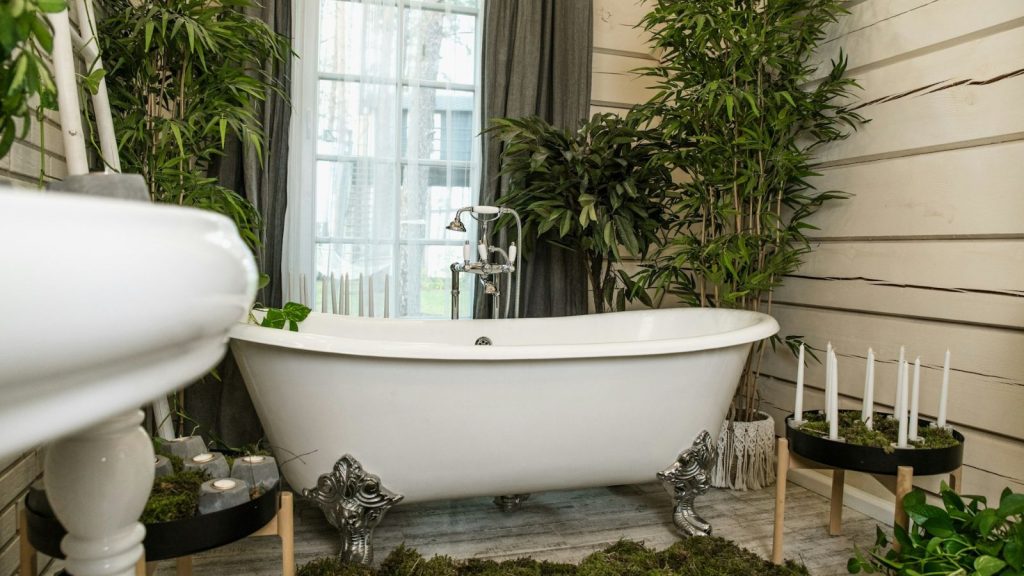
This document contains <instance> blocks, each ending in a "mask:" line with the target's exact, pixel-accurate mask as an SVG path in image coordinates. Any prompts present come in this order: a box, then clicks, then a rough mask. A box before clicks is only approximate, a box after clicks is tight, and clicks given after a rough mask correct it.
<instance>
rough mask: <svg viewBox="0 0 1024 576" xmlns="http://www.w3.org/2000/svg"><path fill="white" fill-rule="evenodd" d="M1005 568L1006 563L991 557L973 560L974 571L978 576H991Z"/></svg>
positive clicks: (985, 556)
mask: <svg viewBox="0 0 1024 576" xmlns="http://www.w3.org/2000/svg"><path fill="white" fill-rule="evenodd" d="M1005 567H1006V562H1003V561H1002V560H1000V559H999V558H995V557H993V556H988V555H984V556H979V557H977V558H976V559H975V560H974V570H975V571H976V572H977V573H978V576H992V575H993V574H996V573H997V572H999V571H1000V570H1002V569H1003V568H1005Z"/></svg>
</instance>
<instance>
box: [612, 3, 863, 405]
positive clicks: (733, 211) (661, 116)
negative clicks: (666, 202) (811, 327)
mask: <svg viewBox="0 0 1024 576" xmlns="http://www.w3.org/2000/svg"><path fill="white" fill-rule="evenodd" d="M843 13H844V9H843V8H842V2H841V1H840V0H787V1H781V0H778V1H777V0H769V1H764V0H656V1H655V2H654V9H653V10H652V11H651V12H650V13H649V14H647V15H646V16H645V17H644V19H643V21H642V25H643V27H644V28H645V29H646V30H647V31H648V32H650V33H651V35H652V37H653V44H654V48H656V49H657V50H656V51H660V53H661V54H662V56H661V63H660V64H659V65H658V66H654V67H650V68H645V69H644V70H643V73H644V74H645V75H646V76H648V77H650V78H651V79H653V80H654V81H655V82H656V93H655V95H654V96H653V97H652V98H651V100H650V101H649V102H647V103H646V104H645V105H643V106H641V107H639V108H638V109H637V110H638V112H640V113H642V114H643V115H644V116H645V117H646V118H647V119H648V120H649V121H650V122H651V123H652V125H653V126H655V127H656V128H657V129H658V130H659V131H660V133H661V135H662V137H663V138H664V139H665V140H666V141H668V142H669V143H671V144H672V148H673V149H674V150H676V153H675V154H673V155H671V156H668V157H667V158H669V159H671V161H672V163H673V166H674V167H675V168H678V169H679V170H681V171H682V172H685V173H686V174H688V175H689V178H687V179H684V180H683V181H681V182H680V183H679V185H678V187H677V190H676V193H677V194H678V198H677V202H676V204H675V218H674V220H673V222H672V225H671V226H670V228H669V229H668V234H666V236H665V238H666V239H667V240H666V242H665V243H664V245H663V246H661V248H660V250H659V251H658V252H657V254H656V256H655V258H654V260H653V262H651V263H649V264H648V265H646V267H645V269H644V270H643V271H642V272H641V273H640V274H639V276H638V277H637V278H636V282H635V283H634V284H633V285H632V286H631V287H630V294H631V295H635V296H639V295H641V294H643V291H644V290H645V289H646V288H650V287H653V288H656V289H657V294H658V299H659V300H660V298H662V297H664V295H665V294H671V295H674V296H676V297H678V298H680V299H681V300H683V301H684V302H686V303H688V304H690V305H693V306H713V307H726V308H742V309H748V310H764V311H768V312H770V310H771V294H772V291H773V290H774V288H776V287H777V286H778V285H779V284H780V283H781V282H782V279H783V277H784V276H785V275H786V274H789V273H792V272H793V271H795V270H796V269H797V267H798V266H799V265H800V263H801V259H802V257H803V255H804V254H806V253H807V252H808V251H809V250H810V246H809V243H808V241H807V238H806V237H805V235H804V233H805V232H806V231H807V230H809V229H813V226H812V225H811V224H809V223H808V222H807V219H808V217H810V216H811V215H813V214H814V213H815V212H816V211H817V210H818V209H819V208H821V207H822V206H823V205H825V204H826V203H827V202H830V201H832V200H836V199H839V198H843V197H844V196H845V195H844V194H843V193H842V192H837V191H831V190H830V191H818V190H815V189H814V188H813V186H812V185H811V183H810V182H809V180H808V179H809V178H810V177H812V176H814V175H815V172H814V154H815V151H816V150H817V149H818V147H820V146H821V145H823V144H826V143H828V142H833V141H836V140H840V139H842V138H845V137H846V136H847V134H848V131H849V130H850V129H854V128H856V127H857V125H858V123H860V122H862V121H863V119H862V118H861V117H860V116H859V115H858V114H857V113H855V112H853V111H852V110H851V109H849V108H846V107H845V106H844V105H842V104H840V103H839V102H842V101H845V99H847V98H848V97H849V96H850V94H851V90H852V89H853V88H854V87H855V86H856V83H855V82H854V80H852V79H848V78H844V77H843V75H844V73H845V71H846V58H845V57H844V56H843V54H842V53H841V52H840V53H839V56H838V58H837V59H836V60H834V61H833V62H832V64H831V67H828V68H827V69H826V70H824V71H823V74H818V72H817V66H816V64H815V63H814V62H813V61H812V58H811V57H812V54H813V53H814V50H815V48H816V47H817V46H818V44H819V43H820V42H821V41H822V40H823V39H824V38H825V29H826V26H827V25H829V24H831V23H832V22H835V21H836V19H837V18H838V17H839V15H841V14H843ZM819 75H820V76H822V77H821V78H820V81H817V82H812V80H815V79H817V78H818V76H819ZM807 86H810V88H806V89H805V87H807ZM760 356H761V355H760V351H756V352H755V360H753V361H751V362H749V363H748V365H747V369H746V370H745V371H744V375H743V377H742V378H743V379H742V381H741V387H740V393H739V395H738V398H739V399H740V401H741V405H740V406H739V407H740V412H739V413H738V415H737V417H738V418H741V419H743V420H748V421H749V420H752V419H754V417H755V414H756V406H757V404H756V396H757V390H756V374H757V372H758V371H759V358H760Z"/></svg>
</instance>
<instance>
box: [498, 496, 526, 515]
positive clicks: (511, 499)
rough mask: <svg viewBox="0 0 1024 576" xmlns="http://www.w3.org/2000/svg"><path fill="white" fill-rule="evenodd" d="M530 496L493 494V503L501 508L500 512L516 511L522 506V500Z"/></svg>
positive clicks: (524, 500)
mask: <svg viewBox="0 0 1024 576" xmlns="http://www.w3.org/2000/svg"><path fill="white" fill-rule="evenodd" d="M529 498H530V495H529V494H509V495H507V496H495V497H494V504H495V505H496V506H497V507H498V508H501V511H502V512H516V511H518V510H519V509H520V508H522V507H523V502H526V501H527V500H528V499H529Z"/></svg>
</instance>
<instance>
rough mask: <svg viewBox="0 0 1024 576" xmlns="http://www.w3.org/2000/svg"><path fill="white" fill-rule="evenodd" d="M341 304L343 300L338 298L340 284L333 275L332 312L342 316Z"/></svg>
mask: <svg viewBox="0 0 1024 576" xmlns="http://www.w3.org/2000/svg"><path fill="white" fill-rule="evenodd" d="M340 303H341V299H340V298H338V282H337V280H336V279H335V277H334V274H331V312H334V313H335V314H341V307H340V306H339V304H340Z"/></svg>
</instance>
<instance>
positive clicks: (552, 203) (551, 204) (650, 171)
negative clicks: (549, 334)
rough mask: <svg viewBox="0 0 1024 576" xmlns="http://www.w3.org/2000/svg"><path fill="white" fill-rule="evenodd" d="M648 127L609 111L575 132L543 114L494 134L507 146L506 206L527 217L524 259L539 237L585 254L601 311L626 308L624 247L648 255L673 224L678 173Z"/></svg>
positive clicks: (495, 126)
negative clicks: (621, 268)
mask: <svg viewBox="0 0 1024 576" xmlns="http://www.w3.org/2000/svg"><path fill="white" fill-rule="evenodd" d="M641 122H642V119H641V118H640V116H638V115H636V114H628V115H626V116H625V117H620V116H617V115H615V114H608V113H606V114H595V115H594V116H593V117H592V118H590V119H589V120H587V121H584V122H583V123H582V124H581V125H580V127H579V128H578V129H577V130H576V131H568V130H561V129H559V128H555V127H554V126H552V125H551V124H549V123H547V122H545V121H544V120H542V119H540V118H537V117H529V118H498V119H495V120H493V121H492V127H491V128H490V129H489V132H490V133H492V134H493V135H495V136H496V137H497V138H498V139H499V140H501V142H502V143H503V144H504V148H503V150H502V153H501V175H502V176H503V177H507V178H508V180H509V184H510V192H509V193H508V194H506V195H505V196H503V197H502V198H501V200H500V201H501V204H502V205H504V206H507V207H509V208H513V209H515V210H517V211H518V212H519V213H520V214H522V217H523V236H524V238H526V240H524V242H526V244H527V246H525V247H523V248H524V249H525V250H526V251H525V252H524V254H525V255H526V256H527V258H528V257H529V254H530V251H531V250H530V249H531V247H532V241H533V239H535V238H536V239H539V241H542V242H551V243H553V244H557V245H559V246H563V247H565V248H567V249H569V250H572V251H574V252H576V253H578V254H579V255H580V256H581V257H582V259H583V263H584V266H585V267H586V273H587V278H588V280H589V281H590V286H591V289H592V290H591V295H592V297H593V306H594V310H595V311H596V312H598V313H600V312H604V311H606V310H610V309H612V308H617V309H622V308H624V307H625V293H624V291H623V290H621V289H619V288H618V286H617V282H616V279H617V278H618V277H619V273H618V272H617V270H616V266H617V265H618V264H619V263H620V261H621V251H620V246H621V247H622V248H623V249H624V250H625V253H627V254H629V255H631V256H634V257H645V256H646V255H647V253H648V251H649V250H650V248H651V247H652V246H653V245H654V244H655V242H656V241H657V235H658V233H659V231H660V230H661V228H662V227H663V226H664V224H665V223H666V221H667V216H668V213H667V210H666V205H665V203H664V193H665V191H666V190H667V189H668V188H669V187H670V183H671V172H670V169H669V167H668V165H667V164H665V163H664V162H662V161H661V160H660V155H661V154H662V148H661V147H660V145H659V141H658V140H657V139H656V138H655V136H656V134H655V133H653V132H651V131H650V130H647V129H644V128H642V127H641ZM585 300H586V299H584V301H585Z"/></svg>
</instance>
